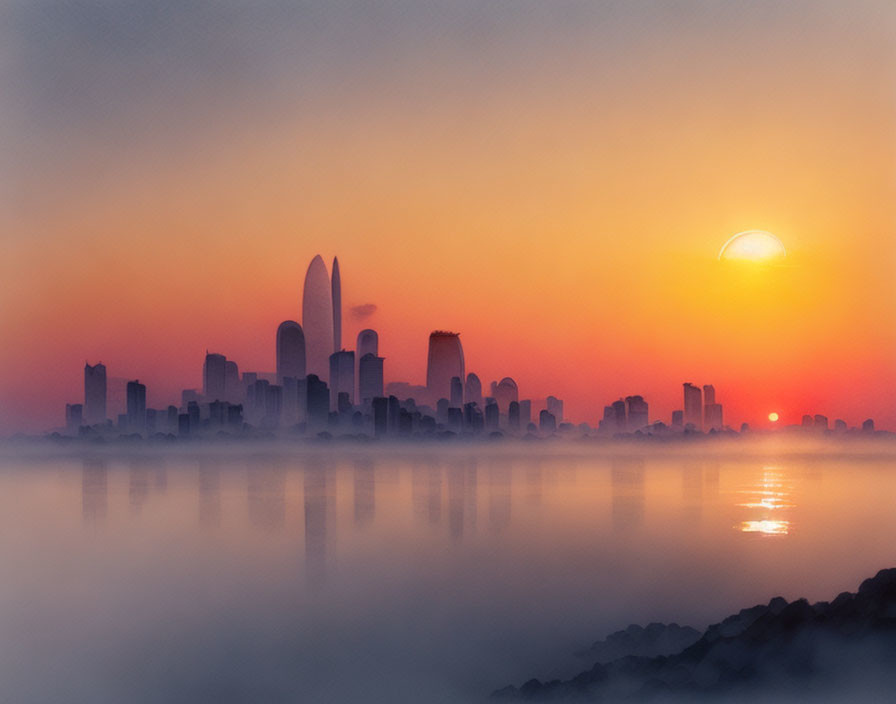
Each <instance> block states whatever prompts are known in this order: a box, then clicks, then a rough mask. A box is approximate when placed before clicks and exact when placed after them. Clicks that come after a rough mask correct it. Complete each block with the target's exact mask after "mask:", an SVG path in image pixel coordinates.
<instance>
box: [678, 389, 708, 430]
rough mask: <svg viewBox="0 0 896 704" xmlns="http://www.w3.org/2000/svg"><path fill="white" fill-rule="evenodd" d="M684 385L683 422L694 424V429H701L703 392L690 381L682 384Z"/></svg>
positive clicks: (686, 424)
mask: <svg viewBox="0 0 896 704" xmlns="http://www.w3.org/2000/svg"><path fill="white" fill-rule="evenodd" d="M683 387H684V424H685V427H687V426H688V425H692V426H694V429H695V430H699V431H702V430H703V401H702V399H703V394H702V393H701V392H700V387H699V386H694V385H693V384H691V383H687V382H686V383H685V384H683Z"/></svg>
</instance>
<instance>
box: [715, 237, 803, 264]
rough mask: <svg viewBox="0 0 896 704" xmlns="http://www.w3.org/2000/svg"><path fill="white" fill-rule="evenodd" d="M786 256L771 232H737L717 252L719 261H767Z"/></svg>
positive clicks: (779, 242) (782, 245)
mask: <svg viewBox="0 0 896 704" xmlns="http://www.w3.org/2000/svg"><path fill="white" fill-rule="evenodd" d="M786 256H787V250H786V249H784V244H783V243H782V242H781V240H779V239H778V238H777V237H775V236H774V235H773V234H772V233H771V232H766V231H765V230H747V231H746V232H738V233H737V234H736V235H734V237H732V238H730V239H729V240H728V241H727V242H726V243H725V244H723V245H722V249H720V250H719V260H723V259H739V260H746V261H753V262H758V261H768V260H772V259H779V258H782V257H786Z"/></svg>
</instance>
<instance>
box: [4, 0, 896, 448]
mask: <svg viewBox="0 0 896 704" xmlns="http://www.w3.org/2000/svg"><path fill="white" fill-rule="evenodd" d="M859 8H860V9H858V10H853V9H847V8H845V7H843V6H842V5H841V4H840V3H834V2H811V3H808V2H790V3H787V4H786V5H782V4H780V3H771V2H758V3H750V4H749V5H729V4H725V5H724V6H723V5H719V4H715V3H702V2H696V3H681V4H678V5H668V4H664V3H650V2H647V3H642V4H641V5H639V6H637V7H633V6H631V5H630V4H618V3H602V4H598V5H581V4H574V3H573V4H566V5H562V6H555V7H552V8H547V7H542V6H539V5H537V4H527V5H526V6H525V7H524V8H522V11H520V12H517V13H513V14H512V16H510V15H507V14H505V13H503V12H502V11H500V10H499V9H497V8H492V9H490V10H483V9H482V8H478V9H475V10H474V9H473V7H472V6H468V5H464V4H463V3H461V4H452V5H451V6H438V5H431V4H424V5H418V4H416V3H415V4H402V3H390V4H386V5H379V6H378V7H377V8H376V9H372V8H367V9H365V10H364V11H363V12H360V13H359V12H358V11H357V8H354V10H352V11H350V10H349V9H348V6H345V7H342V6H338V7H333V8H330V9H328V10H326V11H324V10H322V9H317V10H309V11H301V10H299V9H298V8H289V7H280V8H274V7H272V6H269V7H265V8H253V9H250V8H240V9H237V7H236V6H230V7H229V8H228V7H227V6H225V7H222V8H217V9H212V8H201V7H197V6H194V7H191V8H182V7H179V6H175V5H170V6H166V9H165V11H164V12H157V13H153V12H150V11H148V10H146V9H145V8H142V6H141V5H140V4H131V3H123V4H120V5H116V6H115V7H112V8H100V7H92V6H82V7H79V9H78V10H77V11H76V10H74V9H66V8H65V7H62V6H58V7H51V6H47V5H32V4H13V5H10V6H7V7H6V8H5V9H4V10H3V14H4V22H3V23H2V26H3V28H4V29H3V30H2V32H3V42H2V45H3V47H4V49H3V55H4V57H6V60H4V62H3V66H4V70H3V75H2V80H3V84H4V86H5V89H4V94H5V95H7V96H9V99H8V100H4V107H3V113H2V118H3V119H2V122H0V129H2V134H3V145H4V150H5V151H6V153H7V154H8V155H9V159H8V160H7V163H8V164H15V168H14V169H8V170H6V173H5V174H4V177H3V189H2V193H3V199H4V207H3V208H2V209H0V210H2V214H0V218H2V223H0V226H2V229H3V231H4V232H6V233H8V234H7V236H6V237H5V238H4V248H5V249H4V256H3V258H2V261H0V275H2V278H3V281H4V295H3V297H2V302H0V305H2V309H0V315H2V317H3V320H4V323H5V324H4V329H5V331H6V334H7V338H8V339H9V340H14V341H15V344H7V345H4V346H3V348H2V351H0V355H2V357H0V369H2V371H0V428H2V431H3V432H4V433H6V434H9V433H11V432H15V431H18V430H25V431H30V432H37V431H41V430H44V429H46V428H48V427H51V426H54V425H56V424H58V423H59V408H60V407H61V406H62V404H64V403H66V402H68V401H71V400H73V399H76V398H77V397H78V395H79V393H80V376H81V374H80V370H81V368H82V367H83V364H84V361H85V360H90V361H92V362H93V361H97V360H102V361H103V362H104V363H105V364H107V365H108V367H109V368H110V370H113V371H112V372H111V373H112V374H114V376H116V377H119V378H126V379H141V380H142V381H144V382H146V384H147V387H148V393H149V398H148V403H149V405H150V406H162V405H164V404H167V403H169V402H171V401H172V400H175V399H176V398H177V397H178V395H179V393H180V389H182V388H188V387H195V386H198V385H199V384H200V381H201V380H200V378H199V374H200V372H199V371H198V370H199V366H198V365H199V364H201V360H202V358H203V356H204V353H205V351H206V350H207V349H208V350H221V351H224V352H225V353H226V354H227V355H228V356H229V357H230V358H233V359H237V360H239V363H240V365H241V367H242V368H245V369H257V370H267V371H273V367H274V359H273V349H272V346H271V344H270V339H271V330H272V329H275V328H276V326H277V325H278V324H279V322H280V321H282V320H288V319H296V318H297V316H298V309H299V305H300V301H301V290H300V289H301V281H302V276H303V273H304V269H305V266H306V263H307V262H308V261H309V260H310V259H311V257H312V256H313V255H314V254H316V253H317V252H321V253H324V254H326V255H327V256H332V255H333V254H338V255H339V257H340V261H341V263H342V265H343V267H344V269H345V270H346V272H350V276H347V277H346V281H345V282H344V289H343V300H344V304H345V311H346V315H345V333H346V338H347V339H348V340H352V339H354V336H355V335H356V333H357V332H358V331H359V330H361V329H362V328H366V327H372V328H375V329H376V330H377V331H378V332H379V334H380V339H381V353H382V355H383V356H385V357H386V358H387V359H388V364H387V370H386V374H387V378H386V381H387V382H388V381H391V380H396V379H402V380H408V381H411V382H415V383H423V381H424V379H425V364H426V348H427V339H428V334H429V332H430V331H432V330H433V329H446V330H455V331H460V332H461V334H462V336H463V342H464V349H465V353H466V355H467V361H468V363H469V364H470V366H471V367H474V368H475V369H476V370H477V372H478V373H479V375H480V377H481V378H483V379H492V378H495V379H500V378H502V377H503V376H505V375H510V376H512V377H513V378H515V379H517V380H519V382H520V384H521V385H522V386H523V393H524V394H525V395H526V396H527V397H532V398H544V397H546V396H547V395H548V394H554V395H557V396H558V397H561V398H563V399H564V400H565V402H566V408H567V411H568V413H569V415H570V417H571V418H575V419H577V420H587V421H588V422H591V423H594V422H596V420H597V419H598V418H599V417H600V416H601V413H602V407H603V405H604V403H605V402H606V400H608V399H614V398H618V397H619V396H623V395H626V394H629V393H632V392H633V390H635V389H637V393H643V394H644V395H645V396H647V397H649V399H650V401H651V404H652V407H653V408H655V409H656V412H657V416H658V417H660V418H667V417H668V416H669V415H670V414H671V412H672V411H673V410H675V409H676V408H677V407H679V405H680V401H679V396H680V386H679V384H680V383H681V382H682V381H685V380H711V382H712V383H713V384H714V385H715V386H716V387H717V388H718V389H720V390H721V389H724V395H725V400H726V410H727V414H728V416H727V417H728V418H729V419H730V420H731V421H732V422H733V423H735V424H737V423H740V422H749V423H751V424H753V425H754V426H755V425H757V424H760V423H761V422H762V421H763V419H765V418H767V415H768V413H769V412H772V411H774V412H778V413H780V415H781V419H782V422H785V423H790V422H798V421H799V418H800V417H801V415H802V414H803V413H806V412H811V413H816V412H817V413H824V414H826V415H828V416H830V417H831V418H834V417H843V418H844V419H845V420H846V421H847V422H848V423H849V424H851V425H856V424H859V423H861V422H862V420H864V419H865V418H866V417H869V416H872V417H875V418H876V419H877V420H878V422H879V424H881V425H882V426H884V427H893V426H894V425H896V411H894V409H893V406H892V404H891V403H890V402H889V398H890V394H889V391H888V389H889V388H892V387H893V385H894V383H896V374H894V371H893V369H894V367H893V365H892V363H891V360H892V359H894V358H896V335H894V332H893V330H894V329H896V327H894V326H893V325H892V324H891V321H893V320H896V300H894V297H893V296H892V295H891V285H890V281H891V270H892V266H891V263H892V261H893V255H894V252H893V246H894V245H893V238H892V237H890V236H888V234H889V232H890V230H891V228H892V222H893V221H894V214H896V213H894V202H896V201H894V199H893V197H892V196H893V182H894V179H893V176H894V173H893V171H894V164H896V150H894V144H896V137H894V124H896V121H894V120H893V117H894V97H893V91H892V89H891V86H892V81H890V80H889V78H890V75H889V71H890V67H891V66H892V64H893V59H894V56H893V52H894V49H893V42H892V41H891V39H892V34H893V13H892V11H891V7H890V5H889V3H887V2H874V1H867V2H863V3H860V4H859ZM98 28H101V29H98ZM324 37H326V39H324ZM749 229H761V230H766V231H769V232H772V233H774V234H775V235H776V236H777V237H779V238H780V240H781V241H782V242H783V243H784V246H785V247H786V249H787V266H786V267H777V268H763V269H761V270H739V271H732V270H731V267H723V266H720V263H719V261H718V260H717V253H718V251H719V249H720V247H721V246H722V244H723V243H724V242H725V241H726V240H727V239H728V238H729V237H730V236H732V235H733V234H735V233H737V232H741V231H743V230H749ZM352 311H354V312H352Z"/></svg>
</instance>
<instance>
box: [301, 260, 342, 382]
mask: <svg viewBox="0 0 896 704" xmlns="http://www.w3.org/2000/svg"><path fill="white" fill-rule="evenodd" d="M332 296H333V291H332V285H331V282H330V276H329V275H328V274H327V265H326V264H324V260H323V259H322V258H321V256H320V255H319V254H318V255H317V256H315V257H314V259H312V260H311V264H309V265H308V272H307V273H306V274H305V286H304V289H303V293H302V330H303V331H304V333H305V370H306V373H308V374H314V375H315V376H317V377H318V379H319V380H320V381H323V382H326V381H327V380H328V379H329V377H330V355H331V354H333V352H335V351H336V348H335V347H334V340H335V331H334V328H333V323H334V320H335V318H334V313H333V300H332Z"/></svg>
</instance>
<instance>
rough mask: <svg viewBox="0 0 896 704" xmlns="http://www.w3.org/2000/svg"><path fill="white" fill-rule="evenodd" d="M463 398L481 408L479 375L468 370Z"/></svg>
mask: <svg viewBox="0 0 896 704" xmlns="http://www.w3.org/2000/svg"><path fill="white" fill-rule="evenodd" d="M464 400H465V401H466V403H475V404H476V405H477V406H479V408H480V410H481V409H482V382H481V381H479V377H478V376H476V375H475V374H473V373H472V372H470V373H469V374H467V381H466V383H465V384H464Z"/></svg>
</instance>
